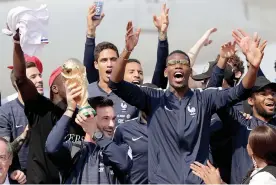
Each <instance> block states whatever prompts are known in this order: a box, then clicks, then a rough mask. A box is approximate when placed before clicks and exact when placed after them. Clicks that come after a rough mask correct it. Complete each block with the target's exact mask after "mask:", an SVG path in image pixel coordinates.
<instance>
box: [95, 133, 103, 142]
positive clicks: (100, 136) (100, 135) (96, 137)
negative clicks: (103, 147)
mask: <svg viewBox="0 0 276 185" xmlns="http://www.w3.org/2000/svg"><path fill="white" fill-rule="evenodd" d="M102 138H103V133H102V132H101V131H97V132H95V133H94V135H93V140H94V141H99V140H100V139H102Z"/></svg>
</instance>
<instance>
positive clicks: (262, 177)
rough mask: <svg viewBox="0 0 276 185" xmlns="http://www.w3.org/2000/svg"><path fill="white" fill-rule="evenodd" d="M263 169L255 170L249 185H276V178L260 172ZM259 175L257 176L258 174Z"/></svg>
mask: <svg viewBox="0 0 276 185" xmlns="http://www.w3.org/2000/svg"><path fill="white" fill-rule="evenodd" d="M261 169H262V168H258V169H256V170H254V171H253V172H252V174H251V177H252V176H253V177H252V179H251V180H250V182H249V184H250V185H268V184H269V185H276V178H275V177H274V176H273V175H271V174H270V173H268V172H260V173H257V172H258V171H260V170H261ZM256 173H257V174H256ZM255 174H256V175H255Z"/></svg>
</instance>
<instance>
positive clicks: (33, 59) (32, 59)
mask: <svg viewBox="0 0 276 185" xmlns="http://www.w3.org/2000/svg"><path fill="white" fill-rule="evenodd" d="M24 57H25V61H26V62H33V63H34V64H35V65H36V67H37V69H38V71H39V72H40V73H42V72H43V65H42V63H41V61H40V60H39V59H38V58H37V57H35V56H32V57H30V56H28V55H26V54H25V55H24ZM8 68H9V69H13V66H8Z"/></svg>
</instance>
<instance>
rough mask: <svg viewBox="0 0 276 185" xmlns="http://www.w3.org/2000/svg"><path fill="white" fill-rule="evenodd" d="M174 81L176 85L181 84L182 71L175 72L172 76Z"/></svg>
mask: <svg viewBox="0 0 276 185" xmlns="http://www.w3.org/2000/svg"><path fill="white" fill-rule="evenodd" d="M173 77H174V81H175V82H176V83H181V82H183V81H184V72H183V71H176V72H175V73H174V75H173Z"/></svg>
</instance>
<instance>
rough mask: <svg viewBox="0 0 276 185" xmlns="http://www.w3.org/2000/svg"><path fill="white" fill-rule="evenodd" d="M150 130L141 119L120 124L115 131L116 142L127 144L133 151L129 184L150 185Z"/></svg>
mask: <svg viewBox="0 0 276 185" xmlns="http://www.w3.org/2000/svg"><path fill="white" fill-rule="evenodd" d="M147 130H148V128H147V124H145V123H142V122H141V119H140V117H138V118H135V119H132V120H129V121H127V122H125V123H123V124H120V125H119V126H118V127H117V128H116V131H115V134H114V139H113V140H114V141H115V142H116V143H117V144H119V145H120V144H123V143H126V144H127V145H128V146H130V148H131V150H132V157H133V159H132V160H133V165H132V168H131V170H130V172H129V176H128V177H129V181H128V184H148V131H147Z"/></svg>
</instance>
